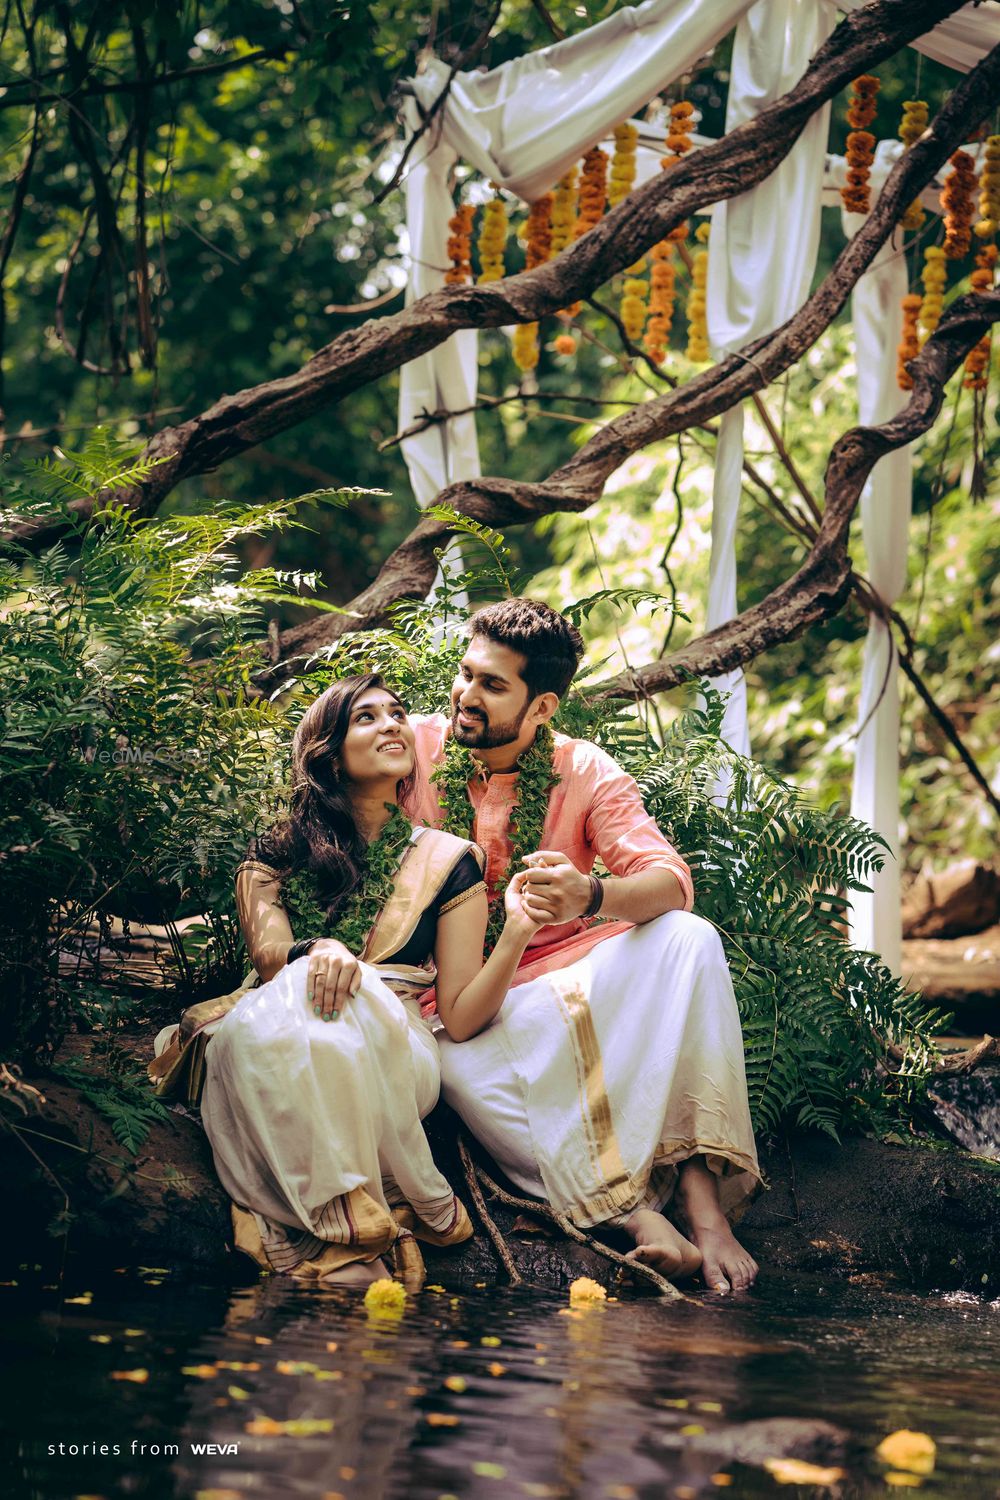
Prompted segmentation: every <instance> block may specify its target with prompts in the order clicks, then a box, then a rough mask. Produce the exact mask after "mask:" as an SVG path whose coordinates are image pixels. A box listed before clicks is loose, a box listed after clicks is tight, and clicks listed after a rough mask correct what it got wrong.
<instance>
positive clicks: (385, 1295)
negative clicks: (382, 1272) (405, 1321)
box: [365, 1276, 406, 1318]
mask: <svg viewBox="0 0 1000 1500" xmlns="http://www.w3.org/2000/svg"><path fill="white" fill-rule="evenodd" d="M405 1306H406V1292H405V1291H404V1289H403V1287H402V1286H401V1285H400V1283H399V1282H398V1281H390V1280H389V1279H388V1277H386V1276H383V1277H381V1278H380V1279H379V1280H378V1281H373V1282H372V1283H371V1285H370V1286H369V1288H368V1290H367V1291H366V1292H365V1307H366V1308H367V1309H368V1311H369V1312H370V1313H375V1314H377V1315H378V1316H380V1317H390V1318H391V1317H398V1315H399V1314H400V1313H401V1312H402V1311H403V1309H404V1307H405Z"/></svg>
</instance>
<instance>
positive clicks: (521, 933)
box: [503, 870, 549, 938]
mask: <svg viewBox="0 0 1000 1500" xmlns="http://www.w3.org/2000/svg"><path fill="white" fill-rule="evenodd" d="M527 879H528V871H527V870H518V872H517V874H516V875H515V876H514V877H513V879H512V880H511V881H510V883H509V885H508V886H507V889H506V891H505V892H504V898H503V904H504V910H505V911H506V913H507V920H506V922H505V924H504V925H505V927H507V928H509V929H510V930H511V932H513V933H514V934H515V936H517V937H528V938H532V937H534V935H535V933H536V932H537V931H538V929H539V927H543V926H544V925H545V923H546V922H547V921H548V920H549V918H548V917H545V916H540V915H539V916H533V915H532V913H531V912H530V911H529V909H528V907H527V906H526V904H525V896H526V894H527V890H526V883H527Z"/></svg>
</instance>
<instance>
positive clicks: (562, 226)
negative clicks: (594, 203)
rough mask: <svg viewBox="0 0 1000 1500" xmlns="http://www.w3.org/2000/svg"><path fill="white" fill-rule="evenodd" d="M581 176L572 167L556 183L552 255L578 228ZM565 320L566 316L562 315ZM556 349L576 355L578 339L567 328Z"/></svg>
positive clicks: (560, 249) (556, 340) (569, 239)
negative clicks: (579, 178)
mask: <svg viewBox="0 0 1000 1500" xmlns="http://www.w3.org/2000/svg"><path fill="white" fill-rule="evenodd" d="M578 176H579V174H578V172H577V169H576V167H570V169H569V171H568V172H566V173H564V175H563V176H562V177H560V179H559V181H558V182H557V183H556V190H555V193H554V195H553V198H552V218H551V225H552V251H551V253H552V255H553V256H556V255H558V254H559V253H560V252H561V251H563V250H565V249H566V246H567V245H569V244H571V243H572V241H573V232H574V230H575V228H576V199H577V178H578ZM560 316H561V317H562V318H564V319H565V317H566V314H565V313H562V314H560ZM554 348H555V351H556V353H557V354H564V355H567V356H568V355H570V354H575V353H576V339H575V338H574V337H573V335H572V333H570V331H569V329H568V328H566V329H564V330H563V332H562V333H559V334H557V335H556V337H555V340H554Z"/></svg>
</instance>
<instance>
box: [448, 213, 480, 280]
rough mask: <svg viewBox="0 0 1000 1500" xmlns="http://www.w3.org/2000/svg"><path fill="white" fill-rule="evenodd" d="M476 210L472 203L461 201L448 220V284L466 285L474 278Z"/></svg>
mask: <svg viewBox="0 0 1000 1500" xmlns="http://www.w3.org/2000/svg"><path fill="white" fill-rule="evenodd" d="M475 217H476V210H475V209H474V208H473V206H472V204H471V203H460V204H459V206H458V208H456V210H455V212H454V213H453V214H452V216H451V218H450V219H449V220H448V229H449V231H450V233H449V235H448V259H449V260H450V261H451V265H450V266H449V268H448V270H447V271H446V272H445V273H444V279H445V284H446V285H447V286H464V285H465V283H466V282H468V281H471V280H472V224H473V220H474V219H475Z"/></svg>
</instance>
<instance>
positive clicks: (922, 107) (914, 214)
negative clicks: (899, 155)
mask: <svg viewBox="0 0 1000 1500" xmlns="http://www.w3.org/2000/svg"><path fill="white" fill-rule="evenodd" d="M927 117H928V116H927V101H926V100H925V99H904V100H903V118H902V120H901V121H900V125H899V138H900V140H901V141H902V142H903V145H904V147H905V148H906V150H907V151H909V149H910V147H911V146H915V145H916V143H917V141H919V139H920V137H921V136H922V135H923V133H924V131H925V130H926V129H927ZM926 217H927V216H926V214H925V213H924V206H923V204H922V203H921V201H920V199H919V198H914V200H913V202H912V203H911V204H910V206H909V208H908V209H907V210H906V213H905V214H904V215H903V228H904V229H919V228H920V226H921V225H922V224H923V222H924V219H925V218H926Z"/></svg>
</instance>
